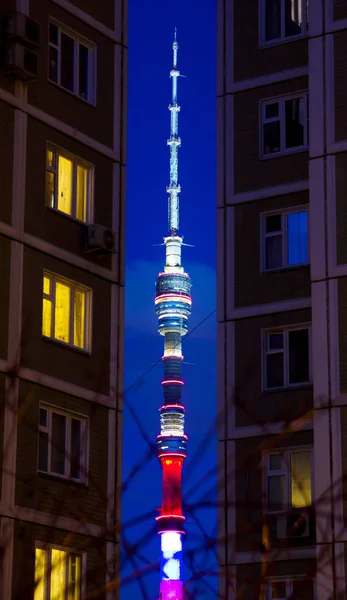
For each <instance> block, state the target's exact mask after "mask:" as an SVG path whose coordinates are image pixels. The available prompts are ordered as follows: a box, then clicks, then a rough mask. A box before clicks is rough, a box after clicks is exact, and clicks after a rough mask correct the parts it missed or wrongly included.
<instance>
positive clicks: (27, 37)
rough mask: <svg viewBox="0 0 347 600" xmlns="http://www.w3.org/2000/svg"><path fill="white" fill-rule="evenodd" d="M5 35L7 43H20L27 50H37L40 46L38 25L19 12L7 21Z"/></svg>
mask: <svg viewBox="0 0 347 600" xmlns="http://www.w3.org/2000/svg"><path fill="white" fill-rule="evenodd" d="M6 34H7V36H6V37H7V41H8V42H10V41H12V42H14V41H16V42H20V43H21V44H23V46H26V47H27V48H38V47H39V45H40V23H38V22H37V21H35V20H34V19H31V18H30V17H28V16H27V15H24V14H23V13H20V12H17V13H14V14H13V15H11V17H10V18H9V19H8V21H7V27H6Z"/></svg>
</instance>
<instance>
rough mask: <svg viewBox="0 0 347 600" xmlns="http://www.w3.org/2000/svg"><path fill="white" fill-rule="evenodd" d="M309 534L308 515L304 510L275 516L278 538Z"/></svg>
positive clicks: (293, 537)
mask: <svg viewBox="0 0 347 600" xmlns="http://www.w3.org/2000/svg"><path fill="white" fill-rule="evenodd" d="M309 535H310V520H309V515H308V514H307V513H305V512H293V513H289V514H286V515H278V516H277V537H278V539H284V538H288V539H297V538H304V537H308V536H309Z"/></svg>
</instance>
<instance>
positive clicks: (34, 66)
mask: <svg viewBox="0 0 347 600" xmlns="http://www.w3.org/2000/svg"><path fill="white" fill-rule="evenodd" d="M5 68H6V71H7V72H8V73H9V74H10V75H12V76H13V77H16V79H20V80H21V81H23V82H24V83H30V81H34V80H35V79H36V78H37V70H38V58H37V54H36V52H33V51H32V50H29V48H26V47H25V46H22V44H18V43H17V42H16V43H14V44H10V45H9V46H8V47H7V51H6V64H5Z"/></svg>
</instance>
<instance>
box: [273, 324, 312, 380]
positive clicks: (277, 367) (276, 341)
mask: <svg viewBox="0 0 347 600" xmlns="http://www.w3.org/2000/svg"><path fill="white" fill-rule="evenodd" d="M264 342H265V360H264V363H265V364H264V367H265V373H264V379H265V381H264V383H265V386H264V387H265V389H268V390H269V389H274V388H283V387H289V386H292V385H294V386H295V385H302V384H305V383H309V382H310V358H309V355H310V350H309V346H310V332H309V328H308V327H302V328H300V329H288V330H284V329H276V330H274V331H267V332H265V339H264Z"/></svg>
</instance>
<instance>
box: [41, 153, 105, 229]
mask: <svg viewBox="0 0 347 600" xmlns="http://www.w3.org/2000/svg"><path fill="white" fill-rule="evenodd" d="M46 160H47V165H46V205H47V206H49V208H55V209H56V210H59V211H61V212H63V213H65V214H66V215H70V216H71V217H74V218H75V219H78V220H79V221H83V222H84V223H86V222H89V221H90V220H91V207H92V188H93V184H92V178H93V169H92V167H91V166H90V165H87V164H85V163H83V162H81V161H80V160H79V159H77V158H75V157H73V156H70V155H67V154H63V153H61V152H59V151H58V150H57V149H54V148H48V149H47V158H46Z"/></svg>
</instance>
